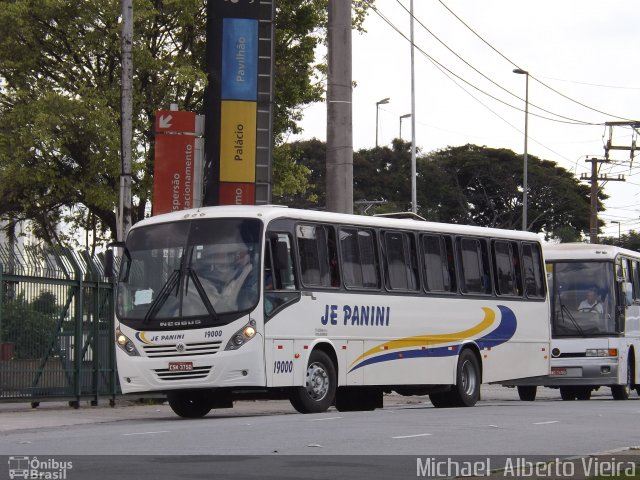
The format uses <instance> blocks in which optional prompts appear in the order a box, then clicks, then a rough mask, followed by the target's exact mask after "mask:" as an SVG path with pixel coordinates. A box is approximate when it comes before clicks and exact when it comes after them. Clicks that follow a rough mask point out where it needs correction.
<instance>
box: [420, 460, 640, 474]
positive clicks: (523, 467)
mask: <svg viewBox="0 0 640 480" xmlns="http://www.w3.org/2000/svg"><path fill="white" fill-rule="evenodd" d="M416 460H417V465H416V476H418V477H483V476H489V475H490V474H491V459H490V458H488V457H487V458H484V459H481V460H477V461H468V460H467V461H462V460H454V459H452V458H448V459H446V460H439V459H436V458H435V457H427V458H419V457H418V458H417V459H416ZM498 473H502V476H503V477H511V478H521V477H526V478H545V477H549V478H561V477H566V478H571V477H574V476H575V475H580V476H581V477H582V476H587V477H592V476H601V477H613V476H616V477H619V476H625V477H634V476H635V474H636V463H635V461H630V460H625V461H622V460H617V459H616V458H615V457H612V458H607V459H600V458H594V457H588V458H587V457H583V458H581V459H580V461H577V462H576V461H574V462H569V461H562V460H561V459H560V458H556V459H554V460H553V461H549V462H540V461H538V462H534V461H531V460H527V459H526V458H525V457H516V458H510V457H507V458H506V460H505V464H504V467H501V468H500V471H499V472H498Z"/></svg>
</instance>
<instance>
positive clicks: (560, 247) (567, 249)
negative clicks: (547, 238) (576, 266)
mask: <svg viewBox="0 0 640 480" xmlns="http://www.w3.org/2000/svg"><path fill="white" fill-rule="evenodd" d="M542 248H543V250H544V258H545V260H547V261H549V260H551V261H553V260H603V259H604V260H613V259H615V258H616V257H617V256H618V255H623V254H624V255H627V256H629V257H634V258H638V259H640V253H638V252H634V251H633V250H627V249H626V248H620V247H615V246H613V245H598V244H592V243H543V244H542Z"/></svg>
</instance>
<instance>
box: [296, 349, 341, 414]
mask: <svg viewBox="0 0 640 480" xmlns="http://www.w3.org/2000/svg"><path fill="white" fill-rule="evenodd" d="M337 378H338V376H337V374H336V367H335V365H334V364H333V362H332V361H331V359H330V358H329V356H328V355H327V354H326V353H324V352H323V351H321V350H314V351H313V352H311V355H310V356H309V364H308V365H307V372H306V379H305V386H304V387H298V388H295V389H294V390H293V391H292V393H291V397H290V402H291V405H293V408H295V409H296V410H297V411H298V412H300V413H321V412H324V411H326V410H327V409H328V408H329V407H330V406H331V405H332V404H333V401H334V398H335V396H336V387H337Z"/></svg>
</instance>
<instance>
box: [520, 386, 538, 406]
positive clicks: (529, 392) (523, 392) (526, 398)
mask: <svg viewBox="0 0 640 480" xmlns="http://www.w3.org/2000/svg"><path fill="white" fill-rule="evenodd" d="M537 393H538V387H536V386H535V385H523V386H520V387H518V396H519V397H520V400H522V401H523V402H533V401H534V400H535V399H536V394H537Z"/></svg>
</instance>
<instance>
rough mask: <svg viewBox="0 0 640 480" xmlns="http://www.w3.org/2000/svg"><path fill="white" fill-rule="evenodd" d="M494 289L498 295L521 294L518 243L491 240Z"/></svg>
mask: <svg viewBox="0 0 640 480" xmlns="http://www.w3.org/2000/svg"><path fill="white" fill-rule="evenodd" d="M493 260H494V272H495V283H496V290H497V292H498V294H499V295H521V294H522V275H521V274H520V260H519V255H518V244H517V243H515V242H507V241H501V240H496V241H494V242H493Z"/></svg>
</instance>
